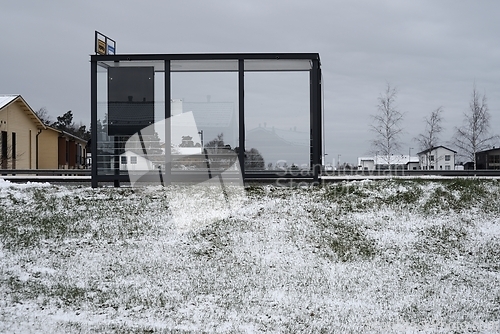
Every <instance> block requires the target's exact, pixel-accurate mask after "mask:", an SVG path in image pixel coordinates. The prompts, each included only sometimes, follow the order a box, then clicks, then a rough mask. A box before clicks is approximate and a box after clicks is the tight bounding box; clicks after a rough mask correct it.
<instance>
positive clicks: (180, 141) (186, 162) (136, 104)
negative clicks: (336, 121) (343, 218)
mask: <svg viewBox="0 0 500 334" xmlns="http://www.w3.org/2000/svg"><path fill="white" fill-rule="evenodd" d="M91 131H92V137H91V145H90V147H91V156H92V160H91V165H92V187H97V186H98V185H99V183H101V182H113V183H114V185H115V186H119V185H120V183H121V182H130V181H131V180H132V179H133V180H134V181H145V182H148V180H151V179H155V180H160V181H161V183H162V184H170V183H175V182H198V181H202V180H204V179H206V178H207V177H208V178H211V177H214V176H215V175H218V174H220V173H222V172H224V173H234V174H235V175H236V174H238V175H240V176H241V177H242V178H243V180H244V181H249V180H256V179H273V178H275V179H304V180H314V181H317V180H318V178H319V176H320V172H321V166H322V136H323V134H322V103H321V66H320V58H319V54H317V53H232V54H129V55H126V54H123V55H92V56H91Z"/></svg>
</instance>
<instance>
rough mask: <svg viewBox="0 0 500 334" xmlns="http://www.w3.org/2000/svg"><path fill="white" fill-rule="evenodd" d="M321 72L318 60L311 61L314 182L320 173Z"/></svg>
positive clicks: (311, 150)
mask: <svg viewBox="0 0 500 334" xmlns="http://www.w3.org/2000/svg"><path fill="white" fill-rule="evenodd" d="M320 78H321V70H320V68H319V60H318V59H313V60H312V69H311V72H310V79H311V80H310V108H311V113H310V117H311V118H310V123H311V149H310V152H311V160H310V161H311V162H310V163H311V168H312V173H313V179H314V181H315V182H317V181H318V179H319V173H320V171H321V136H322V134H321V128H322V127H321V83H320Z"/></svg>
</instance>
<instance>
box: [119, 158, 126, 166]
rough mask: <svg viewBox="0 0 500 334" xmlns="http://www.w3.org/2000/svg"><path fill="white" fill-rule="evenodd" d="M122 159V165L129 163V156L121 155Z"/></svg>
mask: <svg viewBox="0 0 500 334" xmlns="http://www.w3.org/2000/svg"><path fill="white" fill-rule="evenodd" d="M120 160H121V164H122V165H126V164H127V156H121V157H120Z"/></svg>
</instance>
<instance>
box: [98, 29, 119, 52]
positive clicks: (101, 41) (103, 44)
mask: <svg viewBox="0 0 500 334" xmlns="http://www.w3.org/2000/svg"><path fill="white" fill-rule="evenodd" d="M115 52H116V42H115V41H114V40H112V39H111V38H109V37H108V36H106V35H103V34H101V33H100V32H98V31H97V30H96V31H95V53H96V54H98V55H114V54H115Z"/></svg>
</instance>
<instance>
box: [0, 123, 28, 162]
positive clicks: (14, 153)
mask: <svg viewBox="0 0 500 334" xmlns="http://www.w3.org/2000/svg"><path fill="white" fill-rule="evenodd" d="M7 135H8V133H7V131H4V130H3V126H2V125H0V169H8V168H12V169H15V168H16V162H17V159H19V157H21V156H22V155H23V154H24V152H19V151H18V149H17V147H16V144H15V142H16V139H15V137H14V136H15V133H11V136H12V137H11V138H12V139H10V140H9V139H8V136H7Z"/></svg>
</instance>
